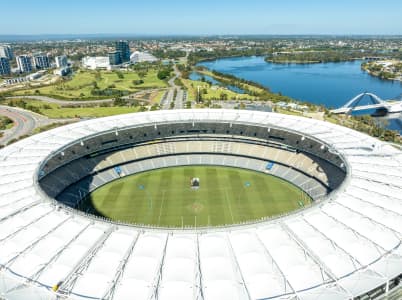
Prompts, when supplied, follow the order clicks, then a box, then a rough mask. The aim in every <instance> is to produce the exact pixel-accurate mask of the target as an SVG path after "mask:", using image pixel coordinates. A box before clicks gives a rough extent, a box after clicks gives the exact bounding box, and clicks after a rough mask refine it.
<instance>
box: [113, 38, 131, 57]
mask: <svg viewBox="0 0 402 300" xmlns="http://www.w3.org/2000/svg"><path fill="white" fill-rule="evenodd" d="M115 47H116V51H120V53H121V61H122V62H128V61H130V47H129V45H128V41H117V42H116V45H115Z"/></svg>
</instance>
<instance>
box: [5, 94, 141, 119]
mask: <svg viewBox="0 0 402 300" xmlns="http://www.w3.org/2000/svg"><path fill="white" fill-rule="evenodd" d="M18 101H24V102H25V103H26V105H27V108H28V107H29V106H33V107H36V108H37V109H39V113H40V114H42V115H44V116H47V117H49V118H53V119H64V118H95V117H106V116H113V115H121V114H128V113H133V112H137V111H138V110H139V109H140V108H139V107H127V106H113V107H102V106H96V107H79V106H78V107H63V106H60V105H58V104H55V103H48V102H42V101H37V100H28V99H23V100H18V99H13V100H9V101H7V102H6V104H9V103H11V102H14V103H18Z"/></svg>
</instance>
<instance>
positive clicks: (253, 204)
mask: <svg viewBox="0 0 402 300" xmlns="http://www.w3.org/2000/svg"><path fill="white" fill-rule="evenodd" d="M194 177H198V178H199V179H200V188H199V189H197V190H195V189H193V188H191V186H190V180H191V178H194ZM310 201H311V200H310V198H309V197H308V196H306V194H304V193H303V192H302V191H301V190H300V189H299V188H297V187H296V186H293V185H291V184H289V183H288V182H286V181H284V180H281V179H278V178H276V177H274V176H271V175H267V174H264V173H260V172H254V171H249V170H243V169H239V168H230V167H215V166H184V167H173V168H165V169H159V170H153V171H149V172H145V173H140V174H136V175H132V176H128V177H125V178H122V179H119V180H116V181H114V182H111V183H109V184H107V185H105V186H103V187H101V188H99V189H98V190H96V191H94V192H93V193H92V195H91V196H90V198H89V199H88V200H87V205H88V206H87V208H88V207H89V208H92V209H95V210H96V211H97V213H99V214H100V215H103V216H106V217H108V218H111V219H114V220H120V221H124V222H129V223H140V224H150V225H156V226H175V227H181V226H197V227H198V226H207V225H223V224H233V223H238V222H242V221H247V220H255V219H260V218H262V217H267V216H273V215H278V214H282V213H285V212H288V211H291V210H294V209H297V208H299V207H300V206H301V205H303V206H304V205H309V204H310Z"/></svg>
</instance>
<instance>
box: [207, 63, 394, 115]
mask: <svg viewBox="0 0 402 300" xmlns="http://www.w3.org/2000/svg"><path fill="white" fill-rule="evenodd" d="M199 65H201V66H205V67H207V68H208V69H211V70H216V71H219V72H223V73H228V74H232V75H235V76H237V77H240V78H244V79H247V80H251V81H254V82H258V83H260V84H262V85H264V86H266V87H268V88H270V89H271V91H273V92H280V93H282V94H283V95H287V96H290V97H292V98H294V99H298V100H302V101H308V102H312V103H315V104H322V105H325V106H326V107H328V108H335V107H340V106H342V105H343V104H345V103H346V102H347V101H348V100H350V99H352V98H353V97H354V96H356V95H357V94H360V93H362V92H371V93H374V94H376V95H378V96H379V97H380V98H382V99H395V98H397V97H400V96H401V94H402V83H401V82H397V81H389V80H381V79H379V78H376V77H373V76H370V75H369V74H367V73H366V72H364V71H362V70H361V68H360V65H361V61H353V62H340V63H319V64H273V63H267V62H265V61H264V58H263V57H255V56H254V57H238V58H222V59H217V60H215V61H207V62H202V63H200V64H199Z"/></svg>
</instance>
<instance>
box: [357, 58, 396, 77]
mask: <svg viewBox="0 0 402 300" xmlns="http://www.w3.org/2000/svg"><path fill="white" fill-rule="evenodd" d="M361 68H362V70H364V71H365V72H367V73H368V74H370V75H371V76H373V77H377V78H380V79H384V80H391V81H399V82H402V61H401V60H384V61H374V62H366V63H363V64H362V66H361Z"/></svg>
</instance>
